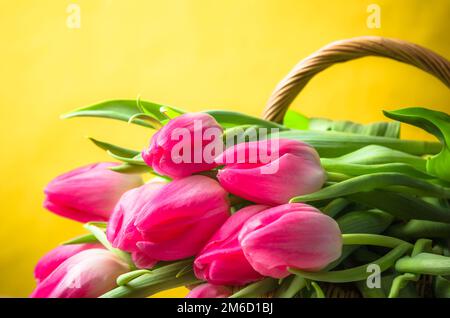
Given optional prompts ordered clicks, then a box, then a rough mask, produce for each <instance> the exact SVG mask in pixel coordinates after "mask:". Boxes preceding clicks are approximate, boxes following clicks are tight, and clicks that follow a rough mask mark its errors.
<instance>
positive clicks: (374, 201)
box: [347, 190, 450, 223]
mask: <svg viewBox="0 0 450 318" xmlns="http://www.w3.org/2000/svg"><path fill="white" fill-rule="evenodd" d="M347 198H348V199H350V200H352V201H354V202H358V203H360V204H365V205H367V206H370V207H373V208H376V209H380V210H382V211H385V212H387V213H389V214H392V215H394V216H396V217H398V218H399V219H402V220H411V219H418V220H429V221H437V222H445V223H450V209H447V208H443V207H440V206H438V205H433V204H430V203H428V202H426V201H424V200H422V199H420V198H417V197H415V196H412V195H408V194H404V193H395V192H389V191H382V190H374V191H371V192H360V193H355V194H352V195H349V196H348V197H347Z"/></svg>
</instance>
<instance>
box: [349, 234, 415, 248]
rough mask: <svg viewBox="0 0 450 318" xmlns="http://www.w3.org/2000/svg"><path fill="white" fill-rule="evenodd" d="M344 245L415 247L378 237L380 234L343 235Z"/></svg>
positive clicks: (392, 239)
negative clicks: (403, 245) (402, 245)
mask: <svg viewBox="0 0 450 318" xmlns="http://www.w3.org/2000/svg"><path fill="white" fill-rule="evenodd" d="M342 243H343V244H344V245H375V246H383V247H388V248H395V247H397V246H398V245H401V244H405V245H408V246H409V247H411V248H412V247H413V245H412V244H411V243H408V242H406V241H403V240H401V239H398V238H395V237H391V236H385V235H378V234H342Z"/></svg>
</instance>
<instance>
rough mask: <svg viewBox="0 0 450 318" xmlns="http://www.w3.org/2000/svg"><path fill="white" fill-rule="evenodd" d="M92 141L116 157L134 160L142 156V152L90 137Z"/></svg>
mask: <svg viewBox="0 0 450 318" xmlns="http://www.w3.org/2000/svg"><path fill="white" fill-rule="evenodd" d="M88 139H89V140H90V141H92V142H93V143H94V144H95V145H96V146H98V147H99V148H101V149H103V150H106V151H109V152H111V153H113V154H115V155H116V156H120V157H125V158H133V157H135V156H137V155H139V154H140V151H137V150H132V149H127V148H122V147H119V146H116V145H113V144H110V143H107V142H104V141H100V140H97V139H94V138H91V137H88Z"/></svg>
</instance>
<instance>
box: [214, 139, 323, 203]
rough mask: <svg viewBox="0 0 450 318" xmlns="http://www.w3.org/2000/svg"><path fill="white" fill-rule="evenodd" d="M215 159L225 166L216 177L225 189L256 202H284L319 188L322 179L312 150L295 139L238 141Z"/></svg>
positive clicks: (316, 155)
mask: <svg viewBox="0 0 450 318" xmlns="http://www.w3.org/2000/svg"><path fill="white" fill-rule="evenodd" d="M215 161H216V163H217V164H219V165H225V166H224V167H223V169H221V170H219V173H218V175H217V178H218V179H219V182H220V184H221V185H222V186H223V187H224V188H225V189H226V190H227V191H228V192H230V193H233V194H235V195H237V196H240V197H242V198H244V199H247V200H250V201H253V202H256V203H259V204H267V205H279V204H284V203H288V202H289V200H290V199H291V198H293V197H295V196H299V195H303V194H308V193H312V192H315V191H317V190H319V189H320V188H321V187H322V185H323V184H324V182H325V171H324V170H323V168H322V167H321V165H320V158H319V155H318V154H317V152H316V150H314V148H312V147H311V146H309V145H307V144H305V143H303V142H300V141H296V140H288V139H277V140H263V141H255V142H248V143H241V144H238V145H236V146H234V147H230V148H228V149H227V150H226V151H224V152H223V153H222V154H221V155H219V156H218V157H217V158H216V159H215Z"/></svg>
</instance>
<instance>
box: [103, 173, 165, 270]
mask: <svg viewBox="0 0 450 318" xmlns="http://www.w3.org/2000/svg"><path fill="white" fill-rule="evenodd" d="M165 184H166V182H164V181H151V182H148V183H146V184H144V185H142V186H140V187H139V188H135V189H131V190H129V191H127V192H125V193H124V194H123V195H122V197H121V198H120V200H119V202H118V203H117V204H116V207H115V208H114V212H113V213H112V215H111V218H110V220H109V222H108V228H107V231H106V236H107V238H108V240H109V241H110V242H111V245H112V246H113V247H115V248H119V249H121V250H123V251H127V252H130V253H131V254H132V258H133V261H134V263H135V265H136V266H137V267H138V268H151V267H152V266H153V265H154V264H155V263H156V260H155V259H153V258H151V257H149V256H147V255H146V254H144V253H142V252H141V251H140V250H139V249H138V248H137V246H136V243H137V242H139V241H143V240H144V239H143V237H142V235H141V233H140V232H139V231H138V230H137V229H136V226H135V225H134V222H135V221H136V217H137V215H138V213H139V212H141V210H142V208H143V206H145V205H146V204H147V202H149V201H150V200H151V198H153V197H154V196H155V195H156V194H157V193H158V192H159V190H161V189H162V188H163V187H164V185H165Z"/></svg>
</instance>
